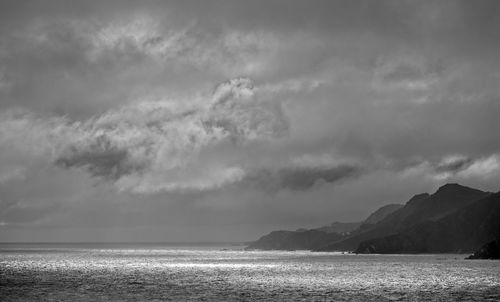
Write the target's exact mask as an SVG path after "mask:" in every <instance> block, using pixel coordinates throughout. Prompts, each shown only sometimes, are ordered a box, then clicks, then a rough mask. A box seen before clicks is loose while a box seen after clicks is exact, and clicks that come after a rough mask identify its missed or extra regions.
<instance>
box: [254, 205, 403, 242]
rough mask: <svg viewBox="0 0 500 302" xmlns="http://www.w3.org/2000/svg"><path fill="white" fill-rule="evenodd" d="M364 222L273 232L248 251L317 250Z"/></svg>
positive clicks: (384, 211)
mask: <svg viewBox="0 0 500 302" xmlns="http://www.w3.org/2000/svg"><path fill="white" fill-rule="evenodd" d="M399 207H402V205H387V206H383V207H381V208H379V209H377V210H376V211H375V212H374V213H372V214H371V215H370V216H369V217H368V218H369V219H370V220H369V221H376V220H380V219H383V218H384V217H385V216H386V215H389V214H390V213H392V212H393V211H395V210H397V209H398V208H399ZM362 225H368V224H366V220H365V221H363V222H333V223H332V224H330V225H328V226H323V227H319V228H315V229H311V230H307V229H298V230H296V231H273V232H271V233H269V234H267V235H265V236H262V237H261V238H259V239H258V240H257V241H255V242H252V243H250V244H249V245H248V247H247V249H261V250H315V249H319V248H321V247H323V246H324V245H325V244H327V243H329V242H337V241H340V240H342V239H345V238H347V237H348V236H349V235H350V234H351V233H352V232H353V231H356V230H357V229H359V228H360V227H361V226H362Z"/></svg>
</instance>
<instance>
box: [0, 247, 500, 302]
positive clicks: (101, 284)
mask: <svg viewBox="0 0 500 302" xmlns="http://www.w3.org/2000/svg"><path fill="white" fill-rule="evenodd" d="M464 257H465V255H352V254H346V255H343V254H341V253H315V252H308V251H293V252H287V251H244V250H241V248H240V247H235V246H213V245H203V246H194V245H191V246H172V245H151V244H148V245H126V244H114V245H113V244H109V245H102V244H97V245H91V244H73V245H71V244H70V245H53V244H38V245H19V244H17V245H16V244H0V301H88V300H92V301H95V300H101V301H103V300H109V301H128V300H130V301H145V300H153V301H155V300H156V301H253V300H262V301H500V261H493V260H474V261H472V260H464Z"/></svg>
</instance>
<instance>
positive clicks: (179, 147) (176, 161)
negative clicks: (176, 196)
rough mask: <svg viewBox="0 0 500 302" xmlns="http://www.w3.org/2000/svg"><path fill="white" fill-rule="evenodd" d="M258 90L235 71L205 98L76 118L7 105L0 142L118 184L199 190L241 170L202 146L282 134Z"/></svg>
mask: <svg viewBox="0 0 500 302" xmlns="http://www.w3.org/2000/svg"><path fill="white" fill-rule="evenodd" d="M261 96H262V95H261V93H259V92H256V91H255V88H254V85H253V83H252V81H251V80H249V79H246V78H238V79H233V80H230V81H228V82H225V83H222V84H220V85H219V86H218V87H217V88H216V89H215V92H214V93H213V95H212V96H211V97H207V98H206V99H207V101H205V102H204V103H200V102H198V103H196V104H191V105H189V106H184V105H182V104H179V103H175V102H168V101H157V102H139V103H136V104H133V105H128V106H124V107H122V108H120V109H117V110H111V111H108V112H106V113H104V114H102V115H99V116H94V117H92V118H90V119H88V120H86V121H83V122H73V123H72V122H69V121H68V120H66V119H64V118H49V119H42V118H40V117H35V116H34V115H32V114H27V113H18V114H16V113H13V112H11V113H8V114H5V115H4V118H3V119H2V122H1V124H0V142H1V146H2V148H4V149H6V150H9V151H11V154H12V156H19V152H17V151H15V150H17V149H18V150H20V153H21V154H23V153H29V154H28V156H32V157H43V158H45V160H46V161H48V162H50V161H53V162H55V163H56V164H58V165H59V166H61V167H68V168H72V167H76V168H84V169H86V170H87V171H88V172H89V173H90V174H92V175H94V176H99V177H104V178H107V179H109V180H113V181H114V182H115V184H116V185H117V187H118V188H119V189H120V190H130V191H134V192H142V193H145V192H156V191H161V190H166V191H172V190H189V189H193V190H205V189H210V188H215V187H220V186H222V185H224V184H226V183H230V182H234V181H238V180H240V179H241V178H242V177H243V176H244V174H245V172H244V170H243V169H242V168H241V167H240V166H239V165H240V163H239V162H238V159H235V160H234V161H233V162H226V160H225V159H224V157H223V155H222V156H220V157H215V158H212V160H211V161H210V162H208V161H207V162H205V161H202V160H199V157H200V156H202V155H203V154H204V152H205V150H207V149H210V150H214V149H215V150H216V149H217V148H218V145H220V144H222V145H228V144H229V145H233V147H232V148H239V147H238V146H240V145H245V144H246V143H248V142H252V141H269V140H272V139H276V138H279V137H281V136H283V135H285V134H286V133H287V125H288V124H287V120H286V117H285V116H284V114H283V113H282V111H281V106H280V103H271V102H269V101H261V100H260V99H259V98H260V97H261ZM241 156H242V157H244V156H243V155H241ZM5 160H6V161H10V160H11V158H9V157H6V158H5ZM21 160H22V159H21ZM21 160H20V161H21ZM240 160H241V159H240ZM0 166H1V167H3V168H5V167H8V166H7V165H5V164H2V165H0ZM4 174H5V173H4ZM5 175H6V174H5ZM6 177H7V176H5V179H7V178H6ZM9 177H11V176H9Z"/></svg>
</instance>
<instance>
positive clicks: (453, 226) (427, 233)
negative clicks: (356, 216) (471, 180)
mask: <svg viewBox="0 0 500 302" xmlns="http://www.w3.org/2000/svg"><path fill="white" fill-rule="evenodd" d="M437 208H439V207H437ZM437 216H438V217H439V218H438V219H432V218H435V217H436V215H434V216H433V217H431V219H426V220H425V221H422V222H420V223H417V224H414V225H413V226H411V227H409V228H407V229H405V230H403V231H401V232H399V233H397V234H393V235H389V236H384V237H380V238H374V239H370V240H366V241H363V242H361V243H360V245H359V247H358V248H357V249H356V251H355V252H356V253H448V252H450V253H453V252H466V251H467V252H470V251H473V250H476V249H478V248H480V247H481V246H482V245H483V244H484V243H485V242H488V241H491V240H494V239H496V238H500V192H499V193H496V194H491V195H489V196H487V197H485V198H482V199H480V200H478V201H475V202H471V203H468V204H467V205H465V206H464V207H462V208H460V209H458V210H456V211H454V212H451V213H448V214H447V215H444V216H443V217H441V215H437Z"/></svg>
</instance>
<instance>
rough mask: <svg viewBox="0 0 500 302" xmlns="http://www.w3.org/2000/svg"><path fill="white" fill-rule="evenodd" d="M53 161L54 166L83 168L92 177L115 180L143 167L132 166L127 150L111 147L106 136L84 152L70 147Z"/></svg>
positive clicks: (98, 138) (97, 139)
mask: <svg viewBox="0 0 500 302" xmlns="http://www.w3.org/2000/svg"><path fill="white" fill-rule="evenodd" d="M67 153H68V154H65V155H63V156H61V157H60V158H58V159H57V160H56V161H55V164H56V165H59V166H62V167H65V168H71V167H83V168H85V169H87V170H88V171H89V172H90V174H92V175H94V176H101V177H104V178H107V179H111V180H117V179H119V178H120V177H122V176H123V175H127V174H130V173H133V172H140V171H141V170H143V169H144V168H145V166H141V165H137V164H134V163H133V162H131V161H130V160H129V156H128V153H127V150H125V149H119V148H118V147H115V146H113V145H112V143H111V141H110V140H109V139H108V138H107V137H106V136H104V135H103V136H99V137H97V138H96V140H95V141H94V142H93V143H92V144H91V145H89V146H87V147H86V148H85V149H84V150H78V149H76V148H75V147H71V148H70V149H69V151H67Z"/></svg>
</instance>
